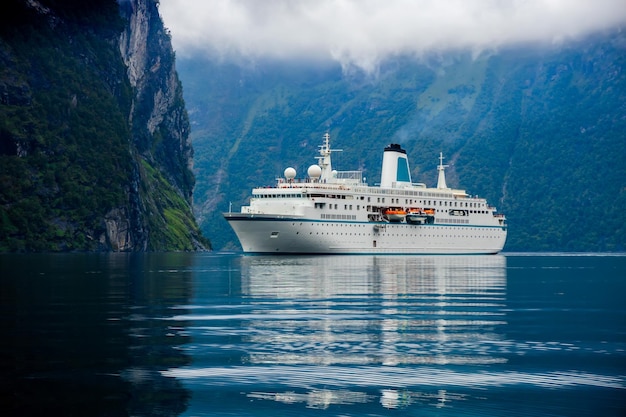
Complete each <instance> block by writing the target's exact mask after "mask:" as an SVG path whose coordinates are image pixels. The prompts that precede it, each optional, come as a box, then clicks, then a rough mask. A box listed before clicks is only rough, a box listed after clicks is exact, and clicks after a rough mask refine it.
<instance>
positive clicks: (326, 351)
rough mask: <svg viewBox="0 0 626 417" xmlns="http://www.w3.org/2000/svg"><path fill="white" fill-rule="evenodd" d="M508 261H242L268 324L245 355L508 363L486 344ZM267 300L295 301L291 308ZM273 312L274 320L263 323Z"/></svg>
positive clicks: (499, 315)
mask: <svg viewBox="0 0 626 417" xmlns="http://www.w3.org/2000/svg"><path fill="white" fill-rule="evenodd" d="M505 262H506V261H505V258H504V257H501V256H481V257H475V256H473V257H458V256H457V257H455V256H450V257H448V256H443V257H439V256H433V257H394V256H389V257H380V256H374V257H362V256H356V257H311V258H305V257H303V258H282V259H279V258H272V257H267V258H265V257H254V258H245V261H244V264H243V265H242V267H243V268H244V271H243V273H242V277H243V278H242V287H243V288H242V293H243V294H247V295H249V296H252V297H253V299H251V300H250V301H251V303H252V307H253V308H254V304H255V302H254V299H257V298H258V299H259V300H260V302H259V305H258V307H259V308H261V309H262V310H260V312H262V313H263V314H260V315H258V316H257V317H258V321H259V322H255V323H254V325H253V326H252V327H253V328H255V329H260V328H263V329H265V330H266V331H264V332H258V334H257V335H255V336H254V337H253V339H254V340H255V341H256V342H257V343H255V344H254V346H257V347H258V348H259V349H258V350H257V349H253V350H252V351H251V352H249V355H250V357H249V359H250V360H251V361H252V362H264V363H268V362H276V363H293V364H295V363H298V364H301V363H326V364H387V365H396V364H406V363H431V364H447V363H457V364H465V363H474V364H476V363H483V364H484V363H494V362H499V361H503V359H501V358H498V357H497V356H495V354H494V352H493V351H491V350H490V348H492V347H493V345H492V344H490V343H493V342H497V340H499V338H500V337H501V335H500V334H499V333H498V332H497V329H498V327H499V326H501V325H502V324H504V323H505V322H504V313H503V311H502V306H503V304H504V297H505ZM268 298H269V299H275V300H277V301H278V300H289V305H290V308H289V310H285V307H284V305H283V304H282V303H280V302H277V303H275V304H273V303H272V302H270V301H268ZM272 309H273V311H270V310H272ZM271 313H273V316H274V317H275V318H273V319H267V317H268V314H271ZM255 320H256V319H255ZM272 330H274V331H272ZM303 346H306V348H301V347H303Z"/></svg>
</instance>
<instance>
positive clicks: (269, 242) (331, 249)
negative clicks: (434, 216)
mask: <svg viewBox="0 0 626 417" xmlns="http://www.w3.org/2000/svg"><path fill="white" fill-rule="evenodd" d="M224 216H225V218H226V219H227V220H228V222H229V223H230V225H231V227H232V228H233V230H234V231H235V233H236V234H237V237H238V238H239V242H240V243H241V246H242V248H243V251H244V252H246V253H258V254H296V253H298V254H304V253H309V254H314V253H316V254H495V253H498V252H500V251H501V250H502V248H503V246H504V242H505V240H506V228H503V227H497V226H493V227H486V226H472V225H463V226H459V225H438V224H423V225H415V224H407V223H383V222H380V223H372V222H341V221H312V220H306V219H299V218H289V217H287V216H284V217H280V218H276V217H275V216H264V215H258V214H256V215H251V214H241V213H225V214H224Z"/></svg>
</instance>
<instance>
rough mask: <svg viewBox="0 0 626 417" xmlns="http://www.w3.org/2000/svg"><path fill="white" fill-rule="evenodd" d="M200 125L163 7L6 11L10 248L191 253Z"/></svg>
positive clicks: (6, 241)
mask: <svg viewBox="0 0 626 417" xmlns="http://www.w3.org/2000/svg"><path fill="white" fill-rule="evenodd" d="M188 135H189V121H188V117H187V113H186V110H185V107H184V102H183V97H182V88H181V85H180V82H179V80H178V76H177V73H176V70H175V67H174V53H173V51H172V48H171V44H170V39H169V35H168V33H167V32H166V31H165V29H164V27H163V23H162V21H161V18H160V16H159V13H158V9H157V2H156V1H155V0H124V1H120V2H119V3H118V2H117V1H116V0H98V1H88V2H85V1H78V0H39V1H37V0H35V1H33V0H29V1H26V0H5V1H3V2H2V6H0V251H66V250H81V251H83V250H87V251H94V250H96V251H144V250H192V249H197V248H201V247H205V246H207V245H208V242H207V241H206V239H204V238H203V237H202V235H201V234H200V232H199V229H198V227H197V225H196V223H195V219H194V217H193V214H192V211H191V201H192V190H193V186H194V177H193V174H192V172H191V169H190V168H191V157H192V148H191V143H190V141H189V137H188Z"/></svg>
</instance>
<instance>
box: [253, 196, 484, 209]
mask: <svg viewBox="0 0 626 417" xmlns="http://www.w3.org/2000/svg"><path fill="white" fill-rule="evenodd" d="M252 197H253V198H304V197H305V195H304V194H254V195H253V196H252ZM311 197H321V198H340V199H345V197H346V196H345V195H325V194H319V195H312V196H311ZM356 199H357V200H359V199H360V200H363V201H365V197H364V196H361V197H357V198H356ZM371 200H372V197H367V202H368V203H371V202H372V201H371ZM385 200H386V197H376V202H377V203H379V204H386V201H385ZM390 200H391V203H390V204H406V205H411V204H421V205H427V206H437V205H439V206H443V207H467V208H478V207H485V206H486V204H485V203H479V202H470V201H442V200H417V199H415V200H413V199H409V198H405V199H404V203H400V200H401V199H400V198H391V199H390ZM437 201H439V203H437ZM448 203H450V204H448ZM336 206H337V204H335V208H336Z"/></svg>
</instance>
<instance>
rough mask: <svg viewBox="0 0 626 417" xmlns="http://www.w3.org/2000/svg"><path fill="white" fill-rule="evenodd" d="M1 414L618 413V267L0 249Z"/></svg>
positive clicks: (583, 261)
mask: <svg viewBox="0 0 626 417" xmlns="http://www.w3.org/2000/svg"><path fill="white" fill-rule="evenodd" d="M0 284H1V286H0V301H1V305H0V325H1V327H0V330H1V331H2V342H1V345H0V389H1V390H2V395H1V398H0V407H1V408H0V409H2V410H8V411H9V413H8V414H5V413H4V412H3V414H5V415H23V416H26V415H64V416H69V415H77V416H125V415H129V416H152V415H159V416H178V415H180V416H302V415H310V416H315V415H337V416H387V415H394V416H398V415H402V416H504V415H506V416H529V415H536V416H624V415H626V302H625V301H626V256H601V255H569V256H566V255H550V256H545V255H544V256H533V255H514V254H510V255H507V256H469V257H466V256H451V257H449V256H432V257H431V256H329V257H324V256H317V257H299V256H292V257H261V256H242V255H232V254H185V253H181V254H147V255H146V254H65V255H12V256H8V255H1V256H0Z"/></svg>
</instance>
